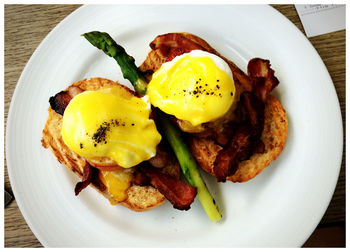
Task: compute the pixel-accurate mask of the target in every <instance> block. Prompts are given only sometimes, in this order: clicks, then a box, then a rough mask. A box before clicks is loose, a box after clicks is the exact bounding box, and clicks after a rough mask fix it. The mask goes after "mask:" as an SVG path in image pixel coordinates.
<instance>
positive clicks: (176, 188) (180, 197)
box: [134, 167, 197, 210]
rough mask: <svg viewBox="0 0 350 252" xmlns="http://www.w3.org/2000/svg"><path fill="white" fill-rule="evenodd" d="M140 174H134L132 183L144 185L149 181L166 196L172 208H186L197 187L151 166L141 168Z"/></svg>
mask: <svg viewBox="0 0 350 252" xmlns="http://www.w3.org/2000/svg"><path fill="white" fill-rule="evenodd" d="M141 173H142V174H141V175H136V177H135V178H136V180H135V181H134V183H140V184H141V185H145V183H147V182H149V183H150V184H151V185H152V186H154V187H155V188H157V189H158V190H159V192H160V193H161V194H163V195H164V197H165V198H167V199H168V200H169V201H170V203H171V204H172V205H173V207H174V208H176V209H179V210H188V209H190V205H191V204H192V202H193V201H194V198H195V197H196V195H197V188H196V187H194V186H190V185H188V184H186V183H184V182H182V181H180V180H178V179H176V178H174V177H171V176H169V175H167V174H164V173H161V172H160V171H159V170H158V169H155V168H152V167H145V168H141ZM144 175H145V176H147V177H148V178H149V180H148V179H147V178H144V177H143V176H144Z"/></svg>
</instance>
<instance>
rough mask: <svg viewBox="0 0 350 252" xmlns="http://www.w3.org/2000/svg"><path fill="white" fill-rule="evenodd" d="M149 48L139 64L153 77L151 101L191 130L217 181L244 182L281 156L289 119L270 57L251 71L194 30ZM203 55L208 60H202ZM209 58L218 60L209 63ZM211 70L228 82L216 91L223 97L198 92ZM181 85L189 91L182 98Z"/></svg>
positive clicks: (201, 159) (195, 150)
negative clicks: (276, 91) (277, 94)
mask: <svg viewBox="0 0 350 252" xmlns="http://www.w3.org/2000/svg"><path fill="white" fill-rule="evenodd" d="M150 47H151V51H150V52H149V53H148V56H147V58H146V60H145V61H144V62H143V63H142V64H141V66H140V70H141V71H142V72H143V73H144V74H145V75H147V76H148V79H149V80H150V84H149V87H148V88H149V91H148V94H149V95H150V101H151V103H152V105H154V106H156V107H158V108H159V109H160V110H163V111H164V112H165V113H168V114H169V115H171V116H172V117H173V121H175V122H176V123H177V125H178V126H179V128H180V129H181V130H182V131H184V132H187V133H191V134H187V136H189V144H190V148H191V151H192V154H193V155H194V157H195V159H196V160H197V162H198V163H199V164H200V166H201V167H202V168H203V169H204V170H205V171H207V172H208V173H210V174H212V175H214V176H215V177H216V178H217V180H218V182H225V181H226V180H230V181H232V182H244V181H248V180H250V179H252V178H254V177H255V176H256V175H257V174H259V173H260V172H261V171H262V170H263V169H264V168H265V167H267V166H268V165H269V164H270V163H271V162H272V161H273V160H275V159H276V158H277V156H278V155H279V154H280V153H281V151H282V149H283V147H284V144H285V141H286V137H287V128H288V123H287V117H286V113H285V111H284V109H283V107H282V105H281V104H280V103H279V102H278V100H277V99H275V98H274V97H273V96H272V95H270V92H271V91H272V90H273V89H274V88H275V87H276V86H277V85H278V83H279V81H278V79H277V78H276V77H275V75H274V70H272V69H271V67H270V62H269V61H268V60H264V59H260V58H254V59H251V60H250V61H249V63H248V66H247V73H248V74H246V73H244V72H243V71H242V70H241V69H239V68H238V67H237V66H236V65H235V64H234V63H233V62H231V61H229V60H228V59H226V58H225V57H223V56H222V55H220V54H219V53H218V52H217V51H216V50H215V49H213V48H212V47H211V46H210V45H209V44H208V43H207V42H206V41H204V40H203V39H201V38H199V37H198V36H196V35H193V34H190V33H167V34H162V35H159V36H157V37H156V38H155V39H154V40H153V41H152V42H151V43H150ZM197 51H199V53H197ZM192 54H193V55H192ZM205 55H206V56H205ZM209 55H215V56H216V57H212V56H209ZM197 56H198V57H197ZM201 56H203V57H202V58H205V59H206V62H205V63H201V62H200V61H201ZM209 58H210V59H212V61H213V62H214V63H213V62H212V61H210V64H209V63H208V62H209ZM213 58H219V60H213ZM222 62H224V63H226V64H227V65H228V66H229V67H228V68H227V67H221V66H223V65H225V64H222ZM197 65H199V66H200V67H197ZM193 66H194V67H193ZM225 69H226V70H225ZM227 69H229V70H228V71H227ZM220 70H221V71H220ZM207 73H208V76H215V75H216V76H218V77H217V80H219V78H223V77H222V76H225V77H224V78H223V79H224V81H222V82H223V83H224V84H225V85H222V87H221V86H220V85H219V86H220V89H219V88H218V87H217V89H216V90H215V91H217V92H218V93H219V94H220V92H222V93H221V95H222V97H223V99H212V97H210V96H208V97H207V96H206V95H203V92H202V94H198V93H199V92H198V89H199V85H201V86H202V88H203V85H202V83H201V84H199V83H197V81H198V80H199V79H205V78H206V77H207ZM228 76H229V77H230V78H229V77H228ZM210 78H211V77H209V80H208V81H206V82H205V83H206V84H208V86H209V85H210V87H211V88H212V89H213V87H214V89H215V81H214V84H213V83H212V80H215V78H216V77H214V78H213V79H210ZM220 81H221V80H220ZM181 86H183V87H184V88H183V90H182V92H183V93H185V94H183V95H182V99H181V96H180V91H181ZM221 88H222V89H221ZM187 90H188V92H187ZM206 91H207V90H206ZM193 92H195V94H194V95H193ZM231 92H232V96H231ZM208 93H209V92H208ZM205 94H206V93H205ZM197 95H198V97H197ZM219 97H220V95H219ZM219 97H215V98H219Z"/></svg>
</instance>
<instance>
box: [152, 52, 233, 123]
mask: <svg viewBox="0 0 350 252" xmlns="http://www.w3.org/2000/svg"><path fill="white" fill-rule="evenodd" d="M235 93H236V90H235V85H234V81H233V78H232V72H231V70H230V68H229V66H228V64H227V63H226V62H225V61H224V60H223V59H221V58H220V57H218V56H217V55H215V54H211V53H208V52H205V51H202V50H193V51H191V52H189V53H185V54H182V55H181V56H177V57H175V58H174V59H173V60H172V61H170V62H166V63H164V64H162V66H161V67H160V68H159V69H158V70H157V71H156V72H155V73H154V74H153V76H152V79H151V81H150V83H149V84H148V87H147V94H148V95H149V99H150V102H151V104H152V105H153V106H155V107H158V108H159V109H160V110H162V111H164V112H165V113H167V114H170V115H173V116H175V117H176V118H178V119H181V120H186V121H188V122H190V123H191V125H192V126H194V127H196V126H198V125H200V124H202V123H207V122H211V121H214V120H216V119H218V118H220V117H222V116H223V115H224V114H226V113H227V111H228V110H229V109H230V108H231V107H232V105H233V103H234V99H235Z"/></svg>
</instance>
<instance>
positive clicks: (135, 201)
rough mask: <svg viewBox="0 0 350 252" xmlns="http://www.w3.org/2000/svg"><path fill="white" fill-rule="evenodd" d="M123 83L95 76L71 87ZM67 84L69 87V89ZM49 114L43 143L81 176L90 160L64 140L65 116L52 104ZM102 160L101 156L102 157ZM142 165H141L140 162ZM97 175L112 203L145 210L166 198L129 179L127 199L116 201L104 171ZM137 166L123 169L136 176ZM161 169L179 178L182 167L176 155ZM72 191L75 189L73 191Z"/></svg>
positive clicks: (99, 186)
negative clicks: (77, 152) (101, 175)
mask: <svg viewBox="0 0 350 252" xmlns="http://www.w3.org/2000/svg"><path fill="white" fill-rule="evenodd" d="M115 85H120V84H119V83H117V82H113V81H111V80H108V79H103V78H92V79H89V80H86V79H85V80H82V81H78V82H75V83H73V84H72V85H70V87H78V88H80V89H81V90H83V91H87V90H91V91H92V90H97V89H99V88H103V87H110V86H115ZM68 88H69V87H67V89H66V90H68ZM48 112H49V116H48V118H47V121H46V124H45V127H44V130H43V137H42V140H41V142H42V145H43V147H45V148H49V149H50V150H51V151H52V152H53V154H54V155H55V156H56V158H57V160H58V161H59V162H60V163H61V164H63V165H64V166H66V167H67V168H68V169H69V170H71V171H73V172H74V173H75V174H76V175H77V176H79V177H80V178H82V176H83V170H84V167H85V165H86V163H87V160H86V159H85V158H83V157H80V156H79V155H78V154H76V153H75V152H73V151H72V150H70V149H69V148H68V147H67V145H66V144H65V143H64V142H63V140H62V135H61V128H62V118H63V117H62V116H61V115H60V114H58V113H56V112H55V111H54V110H53V109H52V108H51V107H49V109H48ZM101 160H102V159H101ZM102 161H103V162H104V163H106V162H107V163H108V162H109V163H112V162H111V161H110V160H102ZM102 161H101V162H102ZM140 165H142V164H140ZM95 171H97V172H98V174H94V176H93V178H92V183H91V184H90V185H92V186H93V187H94V188H95V189H96V190H97V191H99V192H100V193H101V194H102V195H103V196H105V197H106V198H107V199H109V201H110V202H111V204H120V205H122V206H124V207H127V208H129V209H131V210H134V211H146V210H150V209H152V208H155V207H157V206H159V205H161V204H162V203H163V202H164V201H165V197H164V196H163V194H161V193H160V192H159V191H158V190H157V189H156V188H154V187H152V186H138V185H134V184H132V182H130V184H129V187H128V189H127V190H126V195H127V196H126V199H125V200H123V201H122V202H116V200H115V199H114V198H113V197H112V195H111V193H109V192H108V190H107V187H106V185H104V183H103V182H102V180H101V179H100V176H99V175H100V173H101V171H100V170H98V169H96V170H95ZM133 171H134V168H129V169H125V170H122V172H125V173H129V174H132V176H134V175H133ZM162 172H164V173H166V174H169V175H171V176H174V177H179V175H180V167H179V164H178V162H177V160H176V159H175V158H173V157H172V158H171V160H170V162H168V164H167V165H166V166H165V167H163V168H162ZM72 193H73V190H72Z"/></svg>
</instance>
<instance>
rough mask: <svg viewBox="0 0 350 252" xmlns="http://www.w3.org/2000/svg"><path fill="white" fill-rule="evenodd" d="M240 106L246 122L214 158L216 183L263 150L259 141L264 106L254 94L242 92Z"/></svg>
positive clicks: (262, 125) (263, 147)
mask: <svg viewBox="0 0 350 252" xmlns="http://www.w3.org/2000/svg"><path fill="white" fill-rule="evenodd" d="M240 106H243V110H244V112H245V114H246V116H247V118H248V120H246V121H245V122H243V123H241V124H240V125H239V126H238V128H237V129H236V131H235V133H234V135H233V138H232V139H231V141H230V143H229V145H228V146H226V147H225V148H224V149H222V150H221V151H219V153H218V155H217V156H216V159H215V162H214V168H213V171H214V174H215V177H216V178H217V180H218V182H225V181H226V177H228V176H232V175H233V174H234V173H235V172H236V171H237V168H238V164H239V162H241V161H243V160H247V159H249V158H250V157H251V155H253V154H254V153H255V152H257V153H262V152H264V150H265V146H264V143H263V142H262V141H261V140H260V137H261V133H262V130H263V127H264V109H265V104H264V103H263V102H262V101H260V100H259V99H258V98H257V96H256V95H255V94H254V93H251V92H244V93H242V94H241V99H240Z"/></svg>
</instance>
